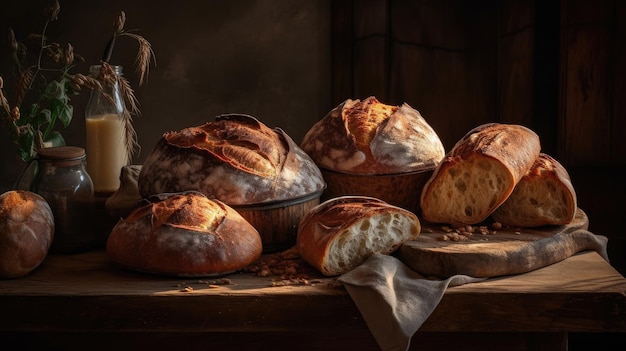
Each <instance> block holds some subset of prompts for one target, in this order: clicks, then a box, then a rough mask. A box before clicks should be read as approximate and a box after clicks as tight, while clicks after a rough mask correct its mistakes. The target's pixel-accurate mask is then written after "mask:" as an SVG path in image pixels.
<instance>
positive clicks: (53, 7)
mask: <svg viewBox="0 0 626 351" xmlns="http://www.w3.org/2000/svg"><path fill="white" fill-rule="evenodd" d="M59 12H60V5H59V2H58V1H57V0H55V1H53V2H52V3H51V4H50V5H48V6H47V7H46V9H45V23H44V25H43V29H42V31H41V33H40V34H30V35H28V36H27V37H26V38H24V39H23V40H17V38H16V37H15V35H14V32H13V30H11V29H9V32H8V38H9V45H10V50H11V53H12V58H13V61H14V63H15V75H16V78H15V85H14V89H13V96H12V97H11V99H9V98H8V97H7V95H5V91H6V87H4V80H3V79H2V77H1V76H0V118H1V119H2V122H3V125H4V126H5V127H6V128H8V130H9V132H10V136H11V138H12V141H13V142H14V143H15V144H16V145H17V146H18V152H19V156H20V158H21V159H22V160H24V161H27V162H28V161H30V160H31V159H32V158H34V157H35V156H36V155H37V151H38V150H40V149H41V148H44V147H49V146H61V145H65V140H64V138H63V136H62V134H61V131H60V130H61V129H64V128H67V127H68V126H69V125H70V123H71V121H72V117H73V114H74V109H73V106H72V104H71V98H70V97H71V96H73V95H77V94H80V93H81V91H83V88H86V89H88V90H90V91H92V92H99V93H100V94H102V96H104V98H105V99H112V98H113V97H111V96H110V95H109V94H108V93H107V86H111V85H113V84H118V85H119V87H120V91H121V92H122V98H123V99H124V101H125V107H124V111H123V113H122V115H121V116H122V118H123V121H124V130H125V135H126V141H125V146H126V150H127V154H128V155H129V157H130V156H131V155H132V153H134V152H135V151H136V150H137V148H138V145H137V141H136V140H137V139H136V134H135V130H134V128H133V125H132V116H133V115H137V114H138V113H139V109H138V104H137V100H136V99H135V96H134V91H133V89H132V88H131V86H130V84H129V82H128V80H126V79H125V78H124V77H123V76H121V75H119V74H115V66H113V65H111V64H110V62H109V60H110V58H111V54H112V52H113V48H114V44H115V40H116V39H117V38H120V37H130V38H133V39H135V40H137V41H138V43H139V50H138V54H137V57H136V60H135V62H136V68H137V73H138V74H139V85H142V84H143V83H144V81H145V79H146V77H147V74H148V69H149V65H150V62H151V61H152V60H153V58H154V55H153V51H152V48H151V45H150V43H149V42H148V41H147V40H146V39H145V38H143V37H142V36H140V35H138V34H136V33H134V32H133V31H128V30H125V29H124V24H125V21H126V17H125V13H124V12H123V11H122V12H121V13H120V14H119V16H118V18H117V19H116V21H115V22H114V33H113V35H112V37H111V40H110V41H109V43H108V44H107V45H106V48H105V54H104V56H103V59H102V62H100V65H98V66H99V70H98V71H97V74H91V75H90V74H81V73H73V70H74V69H75V68H76V66H77V63H80V62H84V58H83V57H82V56H80V55H78V54H77V53H75V52H74V48H73V47H72V45H71V44H69V43H67V44H65V45H61V44H59V43H57V42H54V41H51V40H50V39H49V38H48V37H47V33H46V32H47V29H48V26H49V25H50V24H51V23H52V22H53V21H55V20H56V19H57V17H58V15H59ZM92 72H93V71H92ZM126 107H128V108H126Z"/></svg>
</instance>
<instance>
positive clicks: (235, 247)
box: [106, 192, 262, 276]
mask: <svg viewBox="0 0 626 351" xmlns="http://www.w3.org/2000/svg"><path fill="white" fill-rule="evenodd" d="M106 251H107V254H108V256H109V257H110V258H111V259H112V260H113V261H114V262H117V263H119V264H121V265H123V266H125V267H128V268H130V269H134V270H139V271H144V272H150V273H156V274H164V275H175V276H212V275H221V274H225V273H229V272H232V271H235V270H238V269H242V268H245V267H246V266H247V265H249V264H250V263H252V262H253V261H254V260H256V259H257V258H259V257H260V255H261V252H262V244H261V237H260V235H259V233H258V232H257V231H256V229H255V228H254V227H253V226H252V225H251V224H250V223H248V222H247V221H246V220H245V219H244V218H243V217H241V216H240V215H239V213H237V212H236V211H235V210H233V209H232V208H230V207H229V206H227V205H226V204H224V203H222V202H220V201H218V200H210V199H208V198H207V197H206V196H205V195H204V194H201V193H199V192H184V193H173V194H160V195H157V196H153V197H149V198H148V199H147V200H146V203H145V204H143V205H142V206H140V207H138V208H137V209H135V210H134V211H133V212H131V214H130V215H129V216H128V217H127V218H125V219H122V220H120V221H119V222H118V223H117V224H116V225H115V227H114V228H113V230H112V231H111V234H110V235H109V238H108V240H107V246H106Z"/></svg>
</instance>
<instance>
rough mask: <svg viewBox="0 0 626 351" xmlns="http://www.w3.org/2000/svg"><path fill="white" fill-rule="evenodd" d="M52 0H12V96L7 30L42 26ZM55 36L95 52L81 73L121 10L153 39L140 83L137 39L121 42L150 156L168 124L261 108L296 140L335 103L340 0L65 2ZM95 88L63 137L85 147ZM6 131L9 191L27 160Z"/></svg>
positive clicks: (6, 67) (131, 25)
mask: <svg viewBox="0 0 626 351" xmlns="http://www.w3.org/2000/svg"><path fill="white" fill-rule="evenodd" d="M49 2H51V1H49V0H26V1H11V2H4V3H3V5H2V9H1V10H0V32H1V33H2V34H1V35H0V60H1V61H0V74H1V75H2V77H3V78H4V80H5V93H6V94H7V95H11V94H12V85H9V84H8V83H10V81H11V78H13V77H12V74H11V72H12V66H11V61H10V56H9V49H8V46H7V39H6V38H7V35H6V31H7V29H8V27H12V28H13V30H14V31H15V33H16V36H17V37H18V38H20V39H21V38H24V37H25V36H27V35H28V34H30V33H41V29H42V26H43V24H44V16H43V15H44V8H46V7H47V5H48V3H49ZM60 4H61V11H60V13H59V16H58V20H57V21H54V22H52V23H51V24H50V27H49V29H48V37H49V39H50V40H51V41H56V42H58V43H59V44H61V45H64V44H65V43H67V42H69V43H71V44H72V45H73V46H74V50H75V52H77V53H78V54H80V55H82V56H84V57H85V59H86V62H85V63H84V64H80V65H78V66H77V67H76V69H75V70H73V71H72V72H74V73H77V72H81V73H83V74H87V73H88V71H89V65H91V64H95V63H98V62H99V60H100V58H101V57H102V53H103V51H104V48H105V45H106V43H107V41H108V38H109V37H110V35H111V34H112V30H113V23H114V21H115V19H116V18H117V15H118V13H119V11H120V10H123V11H125V13H126V29H137V33H138V34H141V35H143V36H144V37H145V38H146V39H148V40H149V41H150V43H151V44H152V47H153V49H154V52H155V55H156V66H153V67H151V70H150V74H149V79H148V81H147V83H146V84H144V85H143V86H141V87H140V86H139V85H138V77H137V75H136V74H135V73H134V67H133V61H134V58H135V54H136V53H137V43H136V42H135V41H134V40H131V39H128V38H122V39H120V40H118V41H117V44H116V48H115V51H114V54H113V58H112V60H111V63H114V64H121V65H123V66H124V72H125V76H126V77H127V78H128V79H129V80H130V82H131V84H132V87H133V88H134V90H135V94H136V97H137V98H138V100H139V102H140V104H141V106H140V108H141V112H142V113H141V116H139V117H137V118H136V119H135V128H136V130H137V132H138V137H139V142H140V144H141V147H142V151H141V153H140V154H139V155H137V157H136V158H135V160H133V161H134V163H141V162H142V161H143V160H144V159H145V157H146V155H147V154H148V153H149V152H150V150H151V148H152V147H153V145H154V144H155V143H156V141H157V140H158V138H159V137H160V136H161V135H162V134H163V133H164V132H167V131H171V130H179V129H182V128H185V127H190V126H195V125H200V124H202V123H204V122H206V121H209V120H211V119H213V118H214V117H215V116H216V115H219V114H222V113H246V114H250V115H253V116H255V117H257V118H259V119H261V120H262V121H263V122H265V123H266V124H267V125H268V126H270V127H281V128H282V129H284V130H285V131H286V132H287V133H288V134H289V135H290V136H291V137H292V138H293V139H294V140H295V141H296V142H299V141H300V140H301V138H302V137H303V136H304V133H305V132H306V130H307V129H308V128H309V127H310V126H311V125H312V124H313V123H314V122H315V121H316V120H317V119H319V118H321V117H322V116H323V115H324V114H325V113H326V112H328V110H329V109H330V108H331V105H330V104H331V101H330V60H331V57H330V54H329V47H330V40H331V35H330V12H329V11H330V2H329V1H327V0H302V1H287V0H271V1H270V0H237V1H228V0H212V1H191V0H179V1H148V0H138V1H122V0H111V1H103V0H98V1H79V0H60ZM87 98H88V94H81V95H79V96H77V97H74V98H73V100H72V101H73V104H74V119H73V121H72V123H71V125H70V127H69V128H68V129H67V130H65V131H64V133H63V135H64V137H65V138H66V141H67V143H68V144H73V145H78V146H84V138H85V137H84V133H85V131H84V128H85V126H84V106H85V104H86V101H87ZM7 135H8V134H7V132H6V131H5V129H4V128H3V129H2V130H1V131H0V158H1V159H2V160H3V164H4V165H6V167H2V169H1V170H0V189H1V190H6V189H8V188H9V187H10V186H11V184H12V183H13V182H14V181H15V179H16V177H17V175H18V173H19V170H20V169H21V167H22V164H21V163H20V161H19V159H17V158H16V156H15V155H16V152H15V148H14V146H13V145H12V144H11V143H10V142H8V141H7Z"/></svg>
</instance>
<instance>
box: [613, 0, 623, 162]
mask: <svg viewBox="0 0 626 351" xmlns="http://www.w3.org/2000/svg"><path fill="white" fill-rule="evenodd" d="M613 15H614V17H613V21H614V24H615V30H614V39H615V40H614V43H613V46H612V49H613V60H612V62H611V70H612V79H613V92H612V99H613V114H612V117H613V118H612V121H611V163H612V164H613V165H616V166H621V167H626V140H625V139H626V1H615V10H614V11H613Z"/></svg>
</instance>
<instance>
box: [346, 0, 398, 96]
mask: <svg viewBox="0 0 626 351" xmlns="http://www.w3.org/2000/svg"><path fill="white" fill-rule="evenodd" d="M353 6H354V19H353V21H354V23H353V26H354V56H353V60H354V62H353V65H354V77H353V81H354V89H353V96H351V98H356V99H365V98H367V97H368V96H376V97H377V98H378V99H379V100H381V102H387V100H388V95H387V87H388V55H387V47H388V42H389V37H388V32H387V28H388V21H389V16H388V13H387V9H388V2H387V1H384V0H361V1H355V2H354V3H353Z"/></svg>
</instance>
